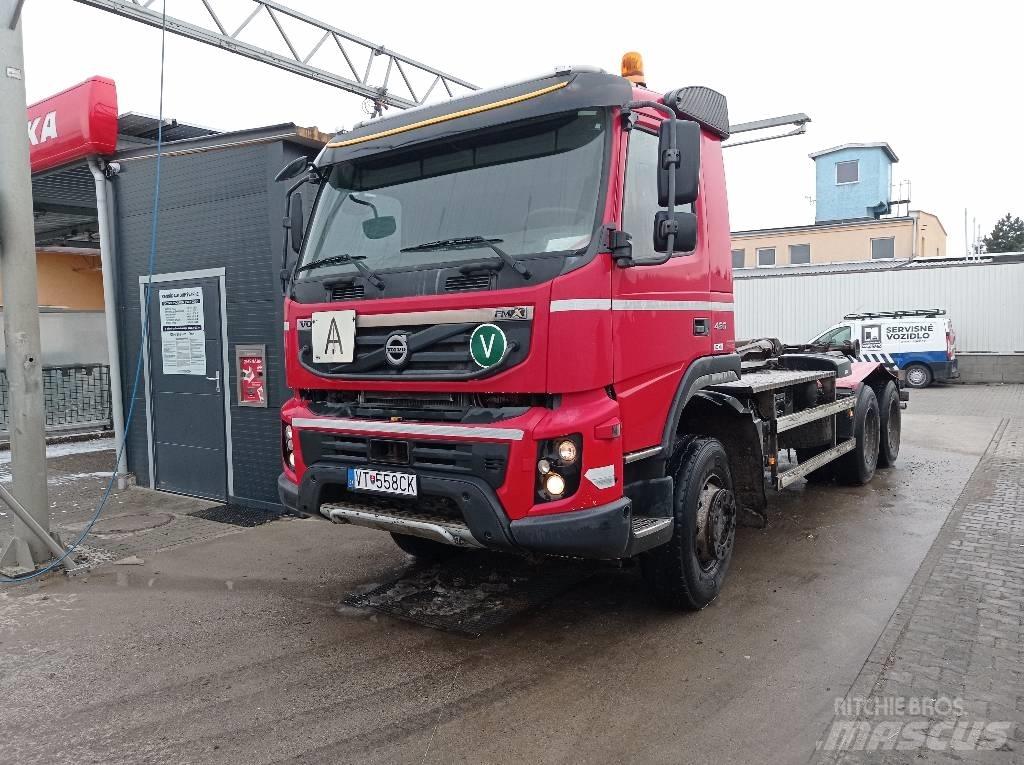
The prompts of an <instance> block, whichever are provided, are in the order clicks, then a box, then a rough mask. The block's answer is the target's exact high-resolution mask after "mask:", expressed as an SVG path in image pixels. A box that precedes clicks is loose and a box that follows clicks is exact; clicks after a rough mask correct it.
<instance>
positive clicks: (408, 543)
mask: <svg viewBox="0 0 1024 765" xmlns="http://www.w3.org/2000/svg"><path fill="white" fill-rule="evenodd" d="M391 538H392V539H394V540H395V544H396V545H398V546H399V547H400V548H401V549H402V551H403V552H406V553H408V554H409V555H411V556H413V557H414V558H416V559H417V560H421V561H423V562H434V561H441V560H446V559H448V558H451V557H452V556H453V555H457V554H458V552H459V551H460V550H461V549H462V548H459V547H455V546H454V545H446V544H444V543H442V542H435V541H434V540H433V539H424V538H423V537H414V536H411V535H409V534H394V533H392V535H391Z"/></svg>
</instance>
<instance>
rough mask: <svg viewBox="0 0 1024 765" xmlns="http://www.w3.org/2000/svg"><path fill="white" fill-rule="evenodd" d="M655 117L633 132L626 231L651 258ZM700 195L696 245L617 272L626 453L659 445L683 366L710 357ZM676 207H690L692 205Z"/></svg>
mask: <svg viewBox="0 0 1024 765" xmlns="http://www.w3.org/2000/svg"><path fill="white" fill-rule="evenodd" d="M657 125H658V123H657V121H655V120H653V119H643V118H642V119H641V120H640V121H638V122H637V123H636V125H634V127H633V129H632V130H631V131H630V132H629V139H628V144H627V149H626V161H625V177H624V180H623V192H624V193H623V203H622V217H621V228H622V230H623V231H625V232H627V233H628V234H630V235H631V237H632V248H633V257H634V258H636V259H642V258H654V257H656V256H657V253H655V251H654V214H655V213H656V212H657V211H658V210H659V209H660V208H659V207H658V178H657V171H658V135H657ZM702 199H703V192H702V193H701V194H700V195H699V196H698V199H697V202H696V214H697V218H698V221H697V226H698V232H699V233H698V236H697V248H696V250H694V252H692V253H677V254H676V255H674V256H673V257H672V258H670V259H669V260H668V261H667V262H666V263H663V264H662V265H660V266H640V267H634V268H616V269H614V271H613V273H612V332H613V333H614V337H615V342H614V343H613V345H612V348H613V353H614V358H613V375H614V381H615V391H616V394H617V397H618V402H619V407H620V411H621V414H622V417H623V421H624V422H626V423H628V427H626V428H624V429H623V437H624V442H623V450H624V451H627V452H629V451H634V450H637V449H642V448H646V447H648V446H651V445H652V444H656V443H659V442H660V440H661V436H662V427H663V424H664V421H665V416H666V415H667V409H668V405H669V403H670V402H671V401H672V399H673V396H674V395H675V392H676V386H677V385H678V382H679V378H680V375H681V373H682V370H684V369H685V368H686V367H687V366H688V365H689V364H690V363H691V362H692V361H693V360H694V359H696V358H698V357H701V356H709V355H711V354H712V345H713V343H712V331H711V330H712V325H713V322H714V315H713V313H712V301H711V296H710V280H711V274H710V271H711V269H710V268H709V264H708V252H709V248H708V246H707V236H706V235H705V226H704V210H703V201H702ZM676 209H677V210H687V209H690V210H691V211H692V207H690V206H677V207H676Z"/></svg>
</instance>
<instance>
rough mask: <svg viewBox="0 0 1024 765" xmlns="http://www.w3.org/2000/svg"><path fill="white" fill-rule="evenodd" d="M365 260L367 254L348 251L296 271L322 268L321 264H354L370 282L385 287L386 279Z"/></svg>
mask: <svg viewBox="0 0 1024 765" xmlns="http://www.w3.org/2000/svg"><path fill="white" fill-rule="evenodd" d="M364 260H366V256H365V255H349V254H348V253H344V254H342V255H331V257H329V258H320V260H314V261H313V262H312V263H305V264H303V265H301V266H299V267H298V268H296V269H295V273H299V272H300V271H310V270H312V269H314V268H320V266H336V265H342V264H343V265H352V266H355V267H356V268H358V269H359V271H360V273H362V274H363V276H365V277H366V280H367V281H368V282H370V284H372V285H373V286H374V287H376V288H377V289H379V290H382V289H384V280H383V279H381V278H380V277H379V276H377V274H376V272H374V270H373V269H372V268H370V267H369V266H368V265H366V264H365V263H363V261H364Z"/></svg>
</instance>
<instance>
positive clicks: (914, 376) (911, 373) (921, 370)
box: [903, 363, 934, 388]
mask: <svg viewBox="0 0 1024 765" xmlns="http://www.w3.org/2000/svg"><path fill="white" fill-rule="evenodd" d="M903 371H904V372H906V373H907V387H908V388H927V387H928V386H929V385H931V384H932V379H933V378H934V375H933V374H932V370H931V369H929V368H928V365H927V364H916V363H915V364H908V365H907V366H906V367H904V369H903Z"/></svg>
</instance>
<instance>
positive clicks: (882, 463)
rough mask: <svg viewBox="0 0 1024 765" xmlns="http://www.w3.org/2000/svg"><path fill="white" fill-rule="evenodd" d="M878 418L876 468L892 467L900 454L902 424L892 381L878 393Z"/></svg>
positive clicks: (896, 394) (895, 390)
mask: <svg viewBox="0 0 1024 765" xmlns="http://www.w3.org/2000/svg"><path fill="white" fill-rule="evenodd" d="M878 417H879V427H880V430H881V435H880V437H879V446H878V466H879V467H884V468H885V467H892V466H893V465H894V464H895V463H896V457H898V456H899V453H900V431H901V429H902V424H903V410H902V409H900V393H899V391H898V390H897V389H896V383H894V382H893V381H892V380H890V381H889V382H887V383H886V384H885V386H884V387H883V388H882V390H881V391H880V392H879V393H878Z"/></svg>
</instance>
